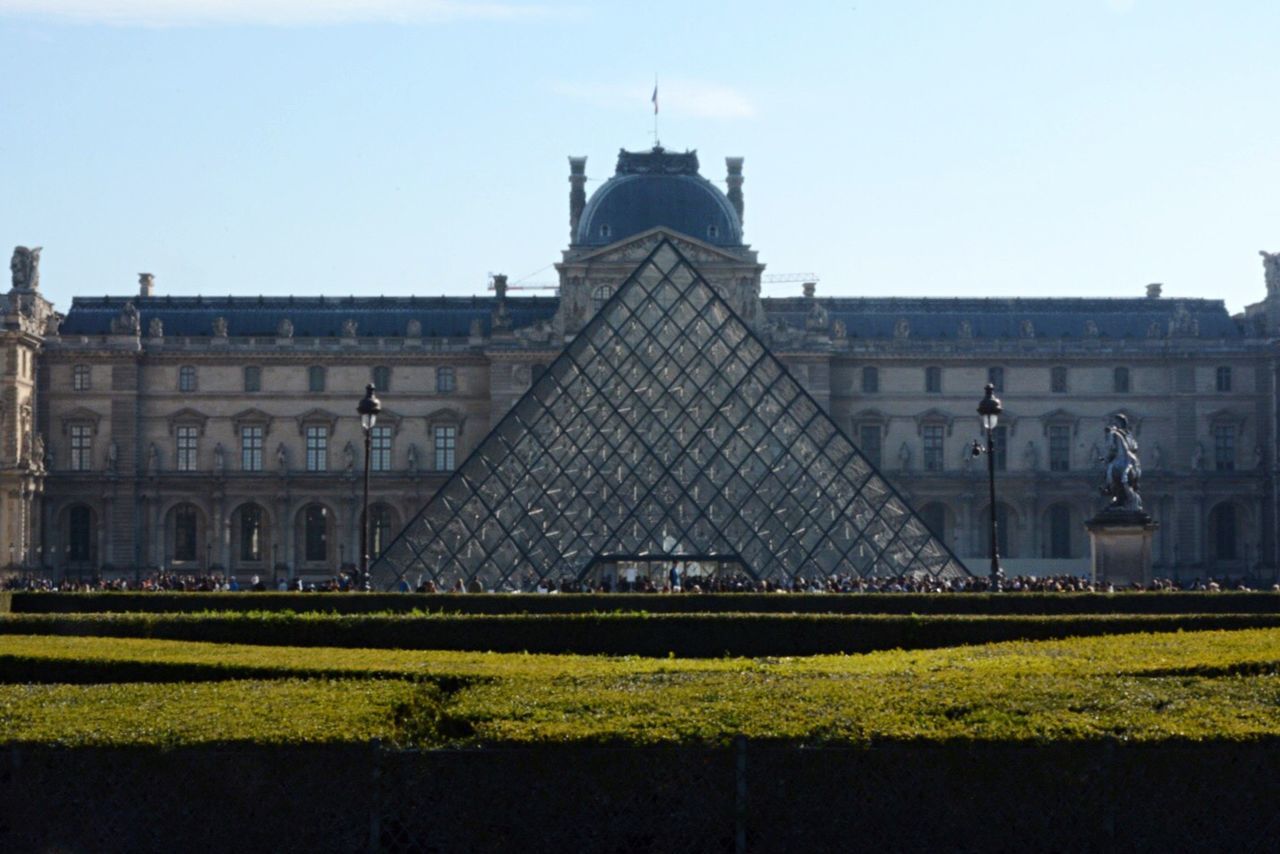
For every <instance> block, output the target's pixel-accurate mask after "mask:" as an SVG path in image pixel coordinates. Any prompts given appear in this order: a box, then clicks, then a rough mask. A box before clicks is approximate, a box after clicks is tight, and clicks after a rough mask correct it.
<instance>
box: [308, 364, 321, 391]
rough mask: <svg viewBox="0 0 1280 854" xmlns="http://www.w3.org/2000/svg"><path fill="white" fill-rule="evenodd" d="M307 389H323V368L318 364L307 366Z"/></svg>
mask: <svg viewBox="0 0 1280 854" xmlns="http://www.w3.org/2000/svg"><path fill="white" fill-rule="evenodd" d="M307 391H312V392H319V391H324V368H322V367H320V366H319V365H316V366H314V367H310V368H307Z"/></svg>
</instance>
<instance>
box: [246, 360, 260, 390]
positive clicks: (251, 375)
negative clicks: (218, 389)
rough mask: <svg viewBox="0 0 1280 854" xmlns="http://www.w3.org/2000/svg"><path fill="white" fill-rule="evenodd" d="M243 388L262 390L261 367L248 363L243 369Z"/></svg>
mask: <svg viewBox="0 0 1280 854" xmlns="http://www.w3.org/2000/svg"><path fill="white" fill-rule="evenodd" d="M244 390H245V391H262V368H259V367H258V366H257V365H250V366H249V367H247V368H245V369H244Z"/></svg>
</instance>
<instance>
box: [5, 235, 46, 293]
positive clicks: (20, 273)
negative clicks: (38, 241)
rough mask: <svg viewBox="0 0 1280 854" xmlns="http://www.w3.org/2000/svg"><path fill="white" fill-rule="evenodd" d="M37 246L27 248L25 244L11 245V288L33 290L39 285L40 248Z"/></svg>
mask: <svg viewBox="0 0 1280 854" xmlns="http://www.w3.org/2000/svg"><path fill="white" fill-rule="evenodd" d="M42 248H43V247H40V246H37V247H35V248H34V249H28V248H27V247H25V246H15V247H13V258H11V259H10V260H9V270H10V272H12V273H13V289H14V290H15V291H34V290H36V289H37V288H39V287H40V250H41V249H42Z"/></svg>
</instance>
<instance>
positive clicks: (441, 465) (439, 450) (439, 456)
mask: <svg viewBox="0 0 1280 854" xmlns="http://www.w3.org/2000/svg"><path fill="white" fill-rule="evenodd" d="M435 440H436V466H435V467H436V470H437V471H450V470H452V469H453V466H454V454H455V453H456V451H457V446H458V428H457V427H454V426H452V425H448V426H440V427H437V428H436V429H435Z"/></svg>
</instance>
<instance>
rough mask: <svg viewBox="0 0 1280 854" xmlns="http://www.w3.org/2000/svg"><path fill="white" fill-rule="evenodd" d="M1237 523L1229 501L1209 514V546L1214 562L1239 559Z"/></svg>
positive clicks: (1234, 510)
mask: <svg viewBox="0 0 1280 854" xmlns="http://www.w3.org/2000/svg"><path fill="white" fill-rule="evenodd" d="M1239 523H1240V520H1239V519H1238V518H1237V513H1236V505H1235V504H1233V503H1231V502H1229V501H1228V502H1225V503H1223V504H1219V505H1218V506H1217V507H1215V508H1213V511H1212V512H1210V513H1209V544H1210V548H1212V549H1213V559H1214V560H1215V561H1224V560H1238V559H1239V557H1240V547H1239V542H1240V528H1239Z"/></svg>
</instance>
